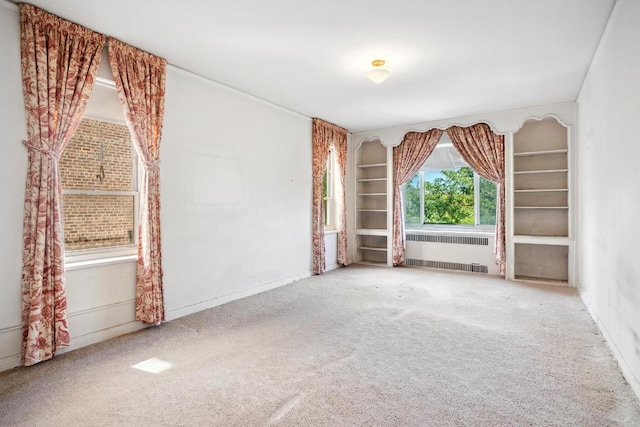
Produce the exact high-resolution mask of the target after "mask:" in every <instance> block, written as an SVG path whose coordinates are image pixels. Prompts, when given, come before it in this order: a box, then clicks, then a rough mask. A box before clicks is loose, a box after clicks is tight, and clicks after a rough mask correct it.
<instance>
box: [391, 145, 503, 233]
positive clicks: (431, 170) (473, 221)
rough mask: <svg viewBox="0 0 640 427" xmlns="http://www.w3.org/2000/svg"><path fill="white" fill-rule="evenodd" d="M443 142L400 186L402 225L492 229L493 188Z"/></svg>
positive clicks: (494, 187) (494, 220)
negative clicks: (403, 221) (403, 213)
mask: <svg viewBox="0 0 640 427" xmlns="http://www.w3.org/2000/svg"><path fill="white" fill-rule="evenodd" d="M447 139H448V138H446V139H445V135H443V140H444V141H442V140H441V142H440V143H438V145H437V146H436V148H435V150H434V151H433V153H432V154H431V156H430V157H429V159H428V160H427V161H426V162H425V164H424V165H423V167H422V168H421V170H420V171H419V172H418V173H417V174H416V175H415V176H414V177H413V178H411V180H410V181H409V182H407V183H406V184H405V185H404V188H403V192H404V194H403V200H404V208H405V224H407V225H413V226H416V225H418V226H420V225H467V226H483V225H487V226H488V225H495V223H496V184H495V183H493V182H492V181H489V180H487V179H484V178H482V177H481V176H480V175H478V174H477V173H475V172H474V171H473V169H471V168H470V167H469V166H468V165H467V164H466V163H465V162H464V160H463V159H462V157H460V154H459V153H458V152H457V151H456V149H455V148H454V147H453V145H452V144H451V142H448V143H447V141H446V140H447ZM443 142H444V143H443Z"/></svg>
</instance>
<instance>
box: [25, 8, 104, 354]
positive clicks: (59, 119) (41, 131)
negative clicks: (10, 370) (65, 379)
mask: <svg viewBox="0 0 640 427" xmlns="http://www.w3.org/2000/svg"><path fill="white" fill-rule="evenodd" d="M19 7H20V31H21V44H20V48H21V49H20V53H21V67H22V82H23V93H24V104H25V109H26V120H27V140H26V141H24V144H25V145H26V147H27V149H28V169H27V180H26V190H25V204H24V224H23V251H22V363H23V364H24V365H25V366H29V365H33V364H35V363H38V362H41V361H43V360H47V359H50V358H52V357H53V356H54V355H55V353H56V350H57V349H58V348H61V347H65V346H68V345H69V341H70V340H69V329H68V324H67V300H66V292H65V267H64V235H63V227H62V209H61V203H62V188H61V185H60V177H59V175H58V160H59V158H60V155H61V154H62V152H63V150H64V148H65V146H66V145H67V144H68V143H69V141H70V139H71V137H72V136H73V133H74V132H75V130H76V129H77V127H78V125H79V124H80V120H81V119H82V115H83V114H84V110H85V108H86V105H87V101H88V99H89V96H90V95H91V90H92V88H93V82H94V78H95V75H96V73H97V71H98V66H99V65H100V58H101V56H102V48H103V46H104V42H105V37H104V36H103V35H101V34H98V33H95V32H93V31H90V30H88V29H86V28H83V27H80V26H79V25H76V24H73V23H71V22H68V21H65V20H63V19H60V18H58V17H57V16H54V15H51V14H49V13H47V12H45V11H43V10H40V9H38V8H35V7H33V6H31V5H28V4H21V5H19Z"/></svg>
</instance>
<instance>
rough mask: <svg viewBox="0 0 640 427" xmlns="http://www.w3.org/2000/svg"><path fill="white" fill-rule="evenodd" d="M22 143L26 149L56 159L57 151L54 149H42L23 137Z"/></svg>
mask: <svg viewBox="0 0 640 427" xmlns="http://www.w3.org/2000/svg"><path fill="white" fill-rule="evenodd" d="M22 143H23V144H24V145H25V147H27V149H28V150H32V151H35V152H38V153H40V154H41V155H43V156H47V157H49V158H51V159H52V160H58V153H56V152H55V151H54V150H45V149H42V148H40V147H38V146H37V145H36V144H34V143H33V141H32V140H26V139H23V140H22Z"/></svg>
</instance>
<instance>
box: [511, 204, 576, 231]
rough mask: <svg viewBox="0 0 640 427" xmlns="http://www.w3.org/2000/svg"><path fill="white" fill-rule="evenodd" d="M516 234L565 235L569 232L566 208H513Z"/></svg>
mask: <svg viewBox="0 0 640 427" xmlns="http://www.w3.org/2000/svg"><path fill="white" fill-rule="evenodd" d="M515 211H516V213H515V218H514V224H513V226H514V234H515V235H516V236H550V237H556V236H561V237H566V236H568V234H569V223H568V216H567V209H545V208H533V209H515Z"/></svg>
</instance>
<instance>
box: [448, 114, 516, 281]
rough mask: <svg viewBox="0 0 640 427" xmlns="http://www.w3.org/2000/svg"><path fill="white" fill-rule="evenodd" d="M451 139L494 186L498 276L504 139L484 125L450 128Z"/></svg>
mask: <svg viewBox="0 0 640 427" xmlns="http://www.w3.org/2000/svg"><path fill="white" fill-rule="evenodd" d="M447 135H449V138H450V139H451V142H452V143H453V146H454V147H456V149H457V150H458V152H459V153H460V155H461V156H462V158H463V159H464V161H465V162H467V163H468V164H469V166H471V167H472V168H473V170H475V171H476V172H477V173H478V174H479V175H480V176H482V177H483V178H485V179H488V180H490V181H493V182H495V183H496V184H498V203H497V206H496V242H495V248H494V251H495V254H496V264H497V265H498V267H499V268H500V274H502V275H504V272H505V261H506V256H505V223H504V219H505V218H504V210H505V189H504V176H505V172H504V136H502V135H498V134H496V133H494V132H493V131H492V130H491V128H490V127H489V125H487V124H486V123H478V124H475V125H473V126H469V127H460V126H452V127H450V128H448V129H447Z"/></svg>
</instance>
